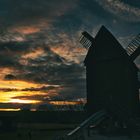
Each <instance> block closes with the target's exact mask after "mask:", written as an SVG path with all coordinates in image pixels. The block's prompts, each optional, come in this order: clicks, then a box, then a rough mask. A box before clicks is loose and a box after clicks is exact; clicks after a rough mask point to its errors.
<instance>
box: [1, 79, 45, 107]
mask: <svg viewBox="0 0 140 140" xmlns="http://www.w3.org/2000/svg"><path fill="white" fill-rule="evenodd" d="M41 86H42V85H40V84H35V83H30V82H25V81H16V80H15V81H6V80H4V81H2V80H1V81H0V103H21V104H27V103H31V104H37V103H40V102H41V101H39V100H37V99H28V97H30V96H33V95H43V94H47V93H44V92H41V91H26V90H25V89H30V88H40V87H41ZM23 90H25V91H23Z"/></svg>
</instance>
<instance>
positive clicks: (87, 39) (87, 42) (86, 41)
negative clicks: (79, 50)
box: [79, 31, 94, 49]
mask: <svg viewBox="0 0 140 140" xmlns="http://www.w3.org/2000/svg"><path fill="white" fill-rule="evenodd" d="M79 42H80V43H81V44H82V45H83V46H84V47H85V48H86V49H88V48H89V47H91V46H92V44H93V42H94V38H93V37H92V36H91V35H90V34H89V33H88V32H86V31H84V32H82V35H81V37H80V40H79Z"/></svg>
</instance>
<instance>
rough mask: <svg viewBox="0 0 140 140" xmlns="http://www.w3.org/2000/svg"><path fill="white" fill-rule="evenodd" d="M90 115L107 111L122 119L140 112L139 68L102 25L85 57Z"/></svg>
mask: <svg viewBox="0 0 140 140" xmlns="http://www.w3.org/2000/svg"><path fill="white" fill-rule="evenodd" d="M84 63H85V66H86V76H87V104H86V109H87V111H88V113H89V114H91V113H93V112H96V111H99V110H100V109H106V110H108V111H109V112H111V113H114V114H117V117H118V118H121V119H124V118H126V117H128V118H129V117H130V118H131V117H132V116H134V114H136V113H137V111H138V105H139V86H138V76H137V75H138V68H137V67H136V65H135V63H133V60H132V59H131V56H129V55H128V54H127V51H126V50H125V49H124V48H123V47H122V46H121V45H120V43H119V42H118V41H117V40H116V39H115V37H114V36H113V35H112V34H111V33H110V32H109V31H108V30H107V29H106V28H105V27H104V26H102V27H101V28H100V30H99V32H98V33H97V35H96V37H95V38H94V40H93V42H92V44H91V46H90V47H89V50H88V53H87V56H86V58H85V61H84Z"/></svg>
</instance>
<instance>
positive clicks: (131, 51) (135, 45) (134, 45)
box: [126, 34, 140, 60]
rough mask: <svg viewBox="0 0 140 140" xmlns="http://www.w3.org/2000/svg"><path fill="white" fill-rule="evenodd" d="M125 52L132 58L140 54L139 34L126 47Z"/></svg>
mask: <svg viewBox="0 0 140 140" xmlns="http://www.w3.org/2000/svg"><path fill="white" fill-rule="evenodd" d="M126 51H127V54H128V55H129V56H130V57H131V59H132V60H134V59H135V58H136V57H137V56H138V55H139V54H140V34H138V35H137V36H136V37H135V38H134V39H133V40H132V41H131V42H130V44H129V45H128V47H127V48H126Z"/></svg>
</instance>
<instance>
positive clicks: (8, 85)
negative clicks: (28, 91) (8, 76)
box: [0, 80, 42, 90]
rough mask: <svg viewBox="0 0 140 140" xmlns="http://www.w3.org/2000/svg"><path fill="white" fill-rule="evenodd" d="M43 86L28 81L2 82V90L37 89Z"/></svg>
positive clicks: (0, 86)
mask: <svg viewBox="0 0 140 140" xmlns="http://www.w3.org/2000/svg"><path fill="white" fill-rule="evenodd" d="M40 86H42V85H41V84H35V83H31V82H26V81H19V80H0V88H2V89H3V88H10V89H18V90H19V89H24V88H37V87H40Z"/></svg>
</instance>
